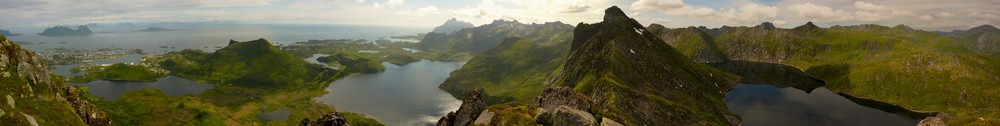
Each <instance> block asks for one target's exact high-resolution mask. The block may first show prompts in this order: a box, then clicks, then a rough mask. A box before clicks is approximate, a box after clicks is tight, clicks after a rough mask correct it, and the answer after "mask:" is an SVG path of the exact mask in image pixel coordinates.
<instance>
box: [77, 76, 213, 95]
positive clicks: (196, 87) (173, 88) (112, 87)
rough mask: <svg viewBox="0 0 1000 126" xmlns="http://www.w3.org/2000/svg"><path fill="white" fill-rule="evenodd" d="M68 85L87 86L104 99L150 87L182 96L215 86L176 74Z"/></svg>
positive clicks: (93, 93) (91, 91) (91, 92)
mask: <svg viewBox="0 0 1000 126" xmlns="http://www.w3.org/2000/svg"><path fill="white" fill-rule="evenodd" d="M69 85H70V86H87V87H88V89H89V90H90V94H92V95H94V96H97V97H101V98H104V99H105V100H115V99H116V98H118V96H121V95H123V94H125V92H129V91H134V90H142V89H144V88H151V89H157V90H160V91H163V93H165V94H167V96H182V95H186V94H198V93H201V92H204V91H205V90H207V89H212V88H215V85H214V84H208V83H198V82H194V81H192V80H188V79H184V78H181V77H176V76H167V77H164V78H160V79H159V80H156V81H154V82H116V81H104V80H97V81H91V82H87V83H69Z"/></svg>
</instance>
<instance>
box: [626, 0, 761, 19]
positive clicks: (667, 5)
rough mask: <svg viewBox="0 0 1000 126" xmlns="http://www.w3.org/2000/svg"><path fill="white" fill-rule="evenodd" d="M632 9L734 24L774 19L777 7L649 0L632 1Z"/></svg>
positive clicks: (678, 0) (677, 0)
mask: <svg viewBox="0 0 1000 126" xmlns="http://www.w3.org/2000/svg"><path fill="white" fill-rule="evenodd" d="M631 7H632V9H634V10H646V11H656V12H661V13H664V14H667V15H675V16H685V17H697V18H708V19H714V20H719V21H724V22H729V23H735V24H756V23H760V22H764V21H767V20H771V19H774V18H775V17H777V15H778V8H777V7H772V6H763V5H759V4H748V5H746V6H742V7H738V8H724V9H722V10H715V9H711V8H707V7H693V6H690V5H687V4H685V3H684V2H683V1H680V0H662V1H649V0H639V1H636V2H633V3H632V6H631Z"/></svg>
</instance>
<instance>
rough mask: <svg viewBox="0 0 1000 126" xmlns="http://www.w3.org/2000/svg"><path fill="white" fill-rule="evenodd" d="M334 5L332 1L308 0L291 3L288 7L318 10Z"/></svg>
mask: <svg viewBox="0 0 1000 126" xmlns="http://www.w3.org/2000/svg"><path fill="white" fill-rule="evenodd" d="M333 5H334V3H333V2H332V1H323V0H308V1H302V2H296V3H292V4H289V5H288V7H290V8H294V9H305V10H316V9H326V8H330V7H333Z"/></svg>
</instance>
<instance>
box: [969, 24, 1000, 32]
mask: <svg viewBox="0 0 1000 126" xmlns="http://www.w3.org/2000/svg"><path fill="white" fill-rule="evenodd" d="M996 29H997V27H993V25H989V24H984V25H980V26H976V27H974V28H972V29H969V31H976V30H996Z"/></svg>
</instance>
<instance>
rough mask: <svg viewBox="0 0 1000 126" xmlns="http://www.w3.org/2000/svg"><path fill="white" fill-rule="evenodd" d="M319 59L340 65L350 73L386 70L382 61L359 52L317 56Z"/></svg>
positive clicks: (333, 64)
mask: <svg viewBox="0 0 1000 126" xmlns="http://www.w3.org/2000/svg"><path fill="white" fill-rule="evenodd" d="M316 60H317V61H319V62H323V63H328V64H330V65H331V66H339V67H340V68H341V70H342V71H344V72H348V73H366V74H370V73H378V72H382V71H385V66H383V65H382V62H379V61H375V60H374V59H373V58H370V57H362V56H361V55H358V54H357V53H338V54H336V55H332V56H324V57H319V58H316Z"/></svg>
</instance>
